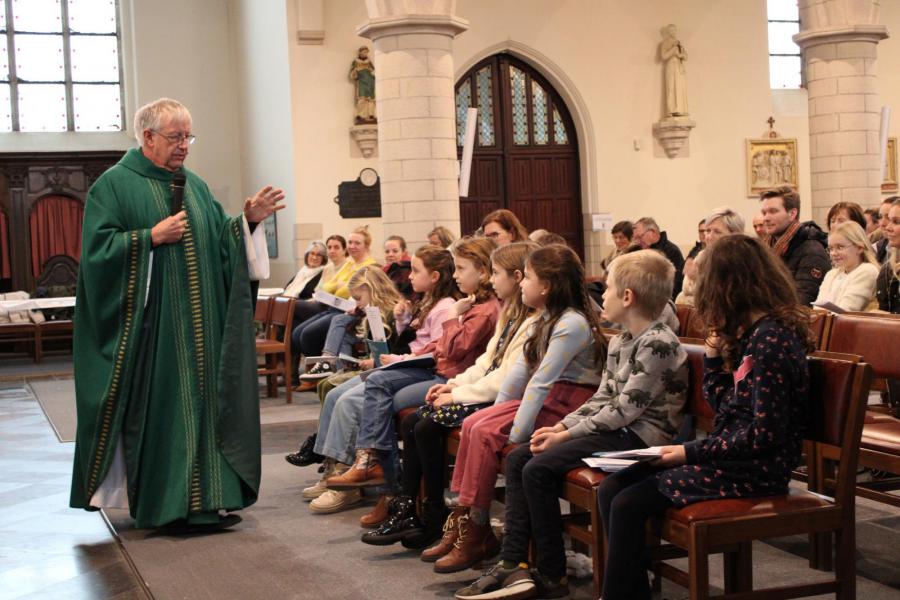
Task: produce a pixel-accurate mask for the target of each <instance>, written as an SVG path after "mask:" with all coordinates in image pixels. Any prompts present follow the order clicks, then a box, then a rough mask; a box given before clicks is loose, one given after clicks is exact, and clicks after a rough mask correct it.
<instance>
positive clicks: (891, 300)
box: [875, 198, 900, 314]
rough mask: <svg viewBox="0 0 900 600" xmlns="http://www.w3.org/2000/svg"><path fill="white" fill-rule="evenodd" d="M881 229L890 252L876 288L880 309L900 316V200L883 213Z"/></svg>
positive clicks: (895, 201) (882, 267)
mask: <svg viewBox="0 0 900 600" xmlns="http://www.w3.org/2000/svg"><path fill="white" fill-rule="evenodd" d="M883 209H884V207H883V205H882V210H883ZM885 215H886V217H885ZM881 227H882V229H883V231H884V237H885V240H887V243H888V246H889V250H888V254H887V258H886V259H885V261H884V264H883V265H882V266H881V272H880V273H879V274H878V282H877V284H876V286H875V289H876V292H875V294H876V296H877V298H878V308H879V310H883V311H885V312H889V313H893V314H900V198H898V199H896V200H894V201H893V202H892V203H891V208H890V210H889V211H887V212H886V213H882V225H881Z"/></svg>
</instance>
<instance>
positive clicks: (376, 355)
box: [366, 340, 388, 367]
mask: <svg viewBox="0 0 900 600" xmlns="http://www.w3.org/2000/svg"><path fill="white" fill-rule="evenodd" d="M366 346H368V347H369V354H370V355H371V357H372V360H374V361H375V366H376V367H380V366H381V355H382V354H388V345H387V342H376V341H375V340H366Z"/></svg>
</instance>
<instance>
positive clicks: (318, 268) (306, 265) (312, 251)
mask: <svg viewBox="0 0 900 600" xmlns="http://www.w3.org/2000/svg"><path fill="white" fill-rule="evenodd" d="M327 262H328V249H327V248H326V247H325V244H323V243H322V242H321V241H320V240H314V241H312V242H310V243H309V246H307V247H306V252H304V253H303V266H302V267H300V270H299V271H297V274H296V275H294V277H293V278H292V279H291V280H290V281H289V282H288V283H287V285H285V286H284V292H283V294H284V295H285V296H290V297H291V298H298V299H300V300H306V299H308V298H311V297H312V295H313V291H315V289H316V286H317V285H319V281H320V280H321V278H322V271H323V270H324V269H325V265H326V263H327Z"/></svg>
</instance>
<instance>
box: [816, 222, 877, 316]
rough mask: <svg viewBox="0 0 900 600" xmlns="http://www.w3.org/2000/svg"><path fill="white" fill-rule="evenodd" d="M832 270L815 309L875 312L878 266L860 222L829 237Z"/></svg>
mask: <svg viewBox="0 0 900 600" xmlns="http://www.w3.org/2000/svg"><path fill="white" fill-rule="evenodd" d="M828 254H829V255H830V256H831V264H832V266H833V267H834V268H832V269H831V270H830V271H828V273H826V275H825V279H823V280H822V285H821V286H820V287H819V295H818V296H817V297H816V301H815V302H813V304H814V305H819V304H824V303H826V302H830V303H831V304H834V305H835V306H838V307H840V308H842V309H843V310H847V311H859V310H873V309H874V308H876V302H875V282H876V280H877V279H878V262H877V261H876V260H875V251H874V250H873V249H872V245H871V244H870V243H869V238H868V236H866V232H865V230H864V229H863V228H862V227H860V225H859V223H857V222H856V221H844V222H842V223H838V224H836V225H835V226H834V227H832V228H831V231H830V232H829V234H828Z"/></svg>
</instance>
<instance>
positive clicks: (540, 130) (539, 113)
mask: <svg viewBox="0 0 900 600" xmlns="http://www.w3.org/2000/svg"><path fill="white" fill-rule="evenodd" d="M531 114H532V115H534V143H535V144H536V145H538V146H543V145H546V144H549V143H550V130H549V126H548V124H547V94H545V93H544V88H542V87H541V86H540V85H538V82H536V81H535V80H534V79H532V80H531Z"/></svg>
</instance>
